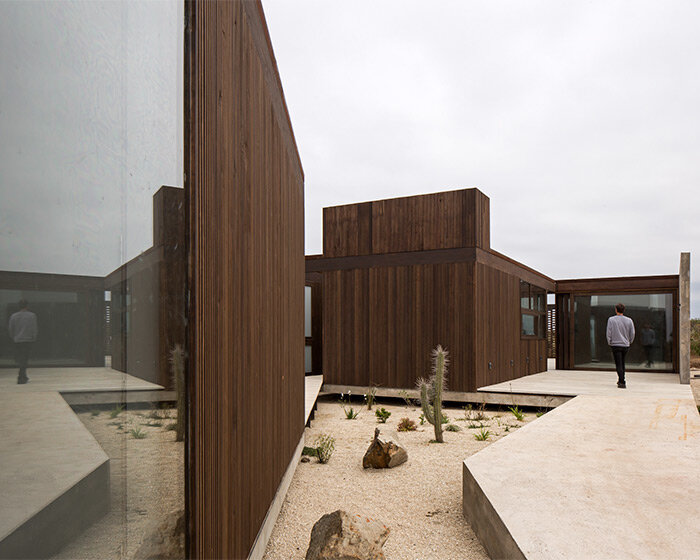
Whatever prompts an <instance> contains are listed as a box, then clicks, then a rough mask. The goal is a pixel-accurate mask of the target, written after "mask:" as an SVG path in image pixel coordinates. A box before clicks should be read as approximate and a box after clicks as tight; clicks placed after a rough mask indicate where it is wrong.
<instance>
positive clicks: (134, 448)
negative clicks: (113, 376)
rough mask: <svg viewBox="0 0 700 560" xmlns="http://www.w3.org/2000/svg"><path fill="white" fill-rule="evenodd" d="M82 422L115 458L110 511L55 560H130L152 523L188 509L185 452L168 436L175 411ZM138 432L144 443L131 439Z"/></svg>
mask: <svg viewBox="0 0 700 560" xmlns="http://www.w3.org/2000/svg"><path fill="white" fill-rule="evenodd" d="M156 415H157V416H160V417H161V418H154V417H152V416H156ZM78 417H79V418H80V420H81V421H82V422H83V424H84V425H85V426H86V427H87V429H88V430H90V432H91V433H92V435H93V436H94V437H95V439H96V440H97V441H98V443H99V444H100V445H101V446H102V448H103V449H104V450H105V453H107V455H108V456H109V458H110V479H111V499H112V503H111V510H110V512H109V513H108V514H107V515H106V516H105V517H103V518H102V519H100V520H99V521H97V522H96V523H95V524H94V525H93V526H92V527H90V528H89V529H88V530H87V531H85V532H84V533H83V534H82V535H80V536H79V537H78V538H77V539H76V540H74V541H73V542H72V543H70V544H69V545H68V546H66V547H64V548H63V550H61V551H60V552H59V553H58V554H57V555H56V556H54V558H56V559H71V560H72V559H77V558H85V559H88V558H89V559H95V560H97V559H100V560H104V559H112V558H114V559H120V560H121V559H124V558H131V557H132V556H133V554H134V552H135V551H136V549H137V548H138V546H139V545H140V544H141V541H142V540H143V537H144V534H145V532H146V530H147V529H149V527H150V526H151V525H152V524H153V523H156V522H157V521H158V520H159V519H160V518H161V516H162V515H164V514H167V513H170V512H171V511H175V510H178V509H182V508H183V507H184V480H183V471H184V468H183V464H184V463H183V461H184V457H183V452H184V447H183V444H182V442H176V441H175V432H174V431H170V430H167V427H168V425H170V424H172V423H173V422H174V421H175V411H174V410H154V409H151V410H148V409H146V410H129V411H128V412H126V411H124V412H120V413H119V414H117V415H116V416H115V417H114V418H112V417H111V414H110V411H106V410H101V411H99V413H98V411H97V410H95V411H93V412H90V411H86V412H79V413H78ZM149 424H151V425H149ZM154 424H161V426H157V425H154ZM137 428H138V429H140V430H142V431H143V432H144V433H145V434H146V437H145V438H144V439H134V437H133V435H132V434H131V433H130V431H131V430H132V429H137Z"/></svg>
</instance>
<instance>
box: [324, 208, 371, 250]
mask: <svg viewBox="0 0 700 560" xmlns="http://www.w3.org/2000/svg"><path fill="white" fill-rule="evenodd" d="M371 252H372V203H371V202H366V203H363V204H348V205H345V206H332V207H330V208H324V209H323V255H324V256H326V257H338V256H345V255H368V254H370V253H371Z"/></svg>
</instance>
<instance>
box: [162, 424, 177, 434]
mask: <svg viewBox="0 0 700 560" xmlns="http://www.w3.org/2000/svg"><path fill="white" fill-rule="evenodd" d="M165 429H166V431H168V432H175V431H177V422H171V423H170V424H168V425H167V426H166V427H165Z"/></svg>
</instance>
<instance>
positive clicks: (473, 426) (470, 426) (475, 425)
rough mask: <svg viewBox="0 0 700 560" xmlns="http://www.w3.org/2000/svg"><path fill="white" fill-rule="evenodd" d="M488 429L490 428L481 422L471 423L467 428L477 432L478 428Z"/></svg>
mask: <svg viewBox="0 0 700 560" xmlns="http://www.w3.org/2000/svg"><path fill="white" fill-rule="evenodd" d="M487 427H488V426H486V425H485V424H484V423H483V422H479V423H478V424H477V423H475V422H469V424H467V428H469V429H470V430H476V429H478V428H487Z"/></svg>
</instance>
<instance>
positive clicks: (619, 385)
mask: <svg viewBox="0 0 700 560" xmlns="http://www.w3.org/2000/svg"><path fill="white" fill-rule="evenodd" d="M617 388H618V389H627V384H626V383H624V382H623V383H620V382H619V381H618V382H617Z"/></svg>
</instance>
